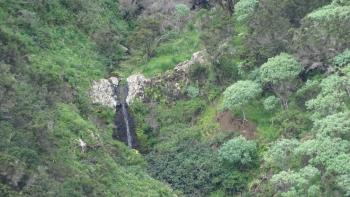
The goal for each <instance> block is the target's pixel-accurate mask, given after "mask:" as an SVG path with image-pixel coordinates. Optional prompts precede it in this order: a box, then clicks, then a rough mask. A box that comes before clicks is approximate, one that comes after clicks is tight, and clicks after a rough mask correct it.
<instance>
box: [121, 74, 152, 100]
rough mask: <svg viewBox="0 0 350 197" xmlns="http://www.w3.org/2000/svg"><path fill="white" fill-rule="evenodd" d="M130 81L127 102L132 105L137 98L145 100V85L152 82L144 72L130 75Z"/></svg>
mask: <svg viewBox="0 0 350 197" xmlns="http://www.w3.org/2000/svg"><path fill="white" fill-rule="evenodd" d="M127 82H128V96H127V97H126V103H127V104H128V105H130V104H131V103H132V102H133V101H134V100H135V99H139V100H141V101H142V100H143V99H144V97H145V94H144V90H145V86H146V85H147V84H148V83H149V82H150V80H149V79H147V78H146V77H145V76H143V75H142V74H134V75H130V76H129V77H128V78H127Z"/></svg>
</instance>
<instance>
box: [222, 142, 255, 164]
mask: <svg viewBox="0 0 350 197" xmlns="http://www.w3.org/2000/svg"><path fill="white" fill-rule="evenodd" d="M219 158H220V159H221V160H222V161H224V162H227V163H229V164H230V165H240V166H247V165H251V164H253V163H254V161H255V160H256V159H257V146H256V143H255V142H254V141H249V140H246V139H245V138H244V137H242V136H239V137H236V138H234V139H231V140H229V141H228V142H226V143H224V144H223V145H222V146H221V147H220V150H219Z"/></svg>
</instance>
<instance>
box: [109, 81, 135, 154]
mask: <svg viewBox="0 0 350 197" xmlns="http://www.w3.org/2000/svg"><path fill="white" fill-rule="evenodd" d="M114 89H115V94H116V95H117V98H118V105H117V106H116V117H115V124H116V126H117V128H116V132H115V133H114V134H113V137H114V138H117V139H119V140H121V141H124V142H125V143H126V144H127V145H128V146H129V147H130V148H134V147H136V134H135V131H134V121H133V118H132V116H131V114H130V113H129V111H128V104H127V103H126V97H127V95H128V86H127V85H123V84H120V85H119V86H114Z"/></svg>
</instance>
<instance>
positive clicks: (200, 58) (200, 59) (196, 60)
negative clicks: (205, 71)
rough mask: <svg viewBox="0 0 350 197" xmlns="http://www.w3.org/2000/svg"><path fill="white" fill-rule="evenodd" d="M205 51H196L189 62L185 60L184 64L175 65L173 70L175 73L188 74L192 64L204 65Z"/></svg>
mask: <svg viewBox="0 0 350 197" xmlns="http://www.w3.org/2000/svg"><path fill="white" fill-rule="evenodd" d="M205 57H207V55H206V50H202V51H198V52H195V53H193V55H192V57H191V59H190V60H186V61H184V62H181V63H179V64H177V65H176V66H175V68H174V71H175V72H184V73H188V72H189V68H190V67H191V66H192V65H194V64H204V63H205V62H206V58H205Z"/></svg>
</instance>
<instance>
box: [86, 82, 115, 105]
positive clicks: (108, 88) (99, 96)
mask: <svg viewBox="0 0 350 197" xmlns="http://www.w3.org/2000/svg"><path fill="white" fill-rule="evenodd" d="M118 84H119V79H118V78H116V77H111V78H109V79H100V80H98V81H93V82H92V87H91V90H90V97H91V99H92V102H93V103H98V104H101V105H104V106H107V107H111V108H115V107H116V106H117V104H118V98H117V94H116V92H115V86H118Z"/></svg>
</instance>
